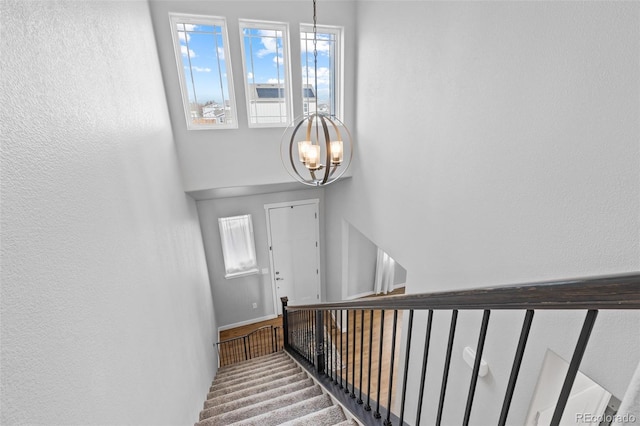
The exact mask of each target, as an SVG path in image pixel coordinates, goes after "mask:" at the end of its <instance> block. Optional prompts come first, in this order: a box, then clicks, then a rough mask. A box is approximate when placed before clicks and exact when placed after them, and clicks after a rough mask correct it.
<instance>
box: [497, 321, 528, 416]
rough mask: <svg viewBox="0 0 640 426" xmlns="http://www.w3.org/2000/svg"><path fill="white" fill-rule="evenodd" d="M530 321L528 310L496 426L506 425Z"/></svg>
mask: <svg viewBox="0 0 640 426" xmlns="http://www.w3.org/2000/svg"><path fill="white" fill-rule="evenodd" d="M532 321H533V311H532V310H528V311H527V313H526V314H525V316H524V322H523V323H522V331H521V332H520V340H519V341H518V347H517V349H516V356H515V358H514V360H513V367H511V375H510V376H509V383H508V384H507V392H506V393H505V396H504V403H503V404H502V411H501V412H500V420H499V421H498V426H504V425H505V424H506V423H507V415H508V414H509V407H510V406H511V399H512V398H513V391H514V390H515V388H516V381H517V380H518V373H519V372H520V366H521V365H522V358H523V356H524V349H525V347H526V346H527V339H528V338H529V331H530V330H531V322H532Z"/></svg>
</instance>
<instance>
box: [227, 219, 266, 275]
mask: <svg viewBox="0 0 640 426" xmlns="http://www.w3.org/2000/svg"><path fill="white" fill-rule="evenodd" d="M218 225H219V226H220V241H221V243H222V256H223V258H224V269H225V275H224V277H225V278H236V277H243V276H245V275H252V274H257V273H258V261H257V260H256V244H255V242H254V240H253V222H252V221H251V215H250V214H246V215H242V216H233V217H221V218H218Z"/></svg>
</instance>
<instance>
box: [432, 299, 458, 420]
mask: <svg viewBox="0 0 640 426" xmlns="http://www.w3.org/2000/svg"><path fill="white" fill-rule="evenodd" d="M457 321H458V310H457V309H455V310H453V311H452V313H451V327H450V328H449V342H448V344H447V356H446V360H445V363H444V372H443V373H442V388H441V389H440V402H439V403H438V415H437V417H436V426H440V423H441V422H442V409H443V408H444V397H445V395H446V393H447V380H448V379H449V366H450V365H451V353H452V352H453V339H454V337H455V334H456V322H457Z"/></svg>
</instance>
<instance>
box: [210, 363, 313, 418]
mask: <svg viewBox="0 0 640 426" xmlns="http://www.w3.org/2000/svg"><path fill="white" fill-rule="evenodd" d="M307 378H308V376H307V374H306V373H304V372H302V371H300V372H299V373H296V374H294V375H291V376H287V377H282V378H280V379H277V380H274V381H272V382H268V383H262V384H259V385H255V386H252V387H249V388H246V389H242V390H240V391H236V392H233V393H229V394H226V395H223V396H219V397H215V398H210V399H207V400H206V401H205V402H204V408H205V410H206V409H207V408H211V407H215V406H217V405H221V404H225V403H227V402H230V401H234V400H236V399H240V398H244V397H247V396H251V395H257V394H258V393H260V392H265V391H268V390H269V389H273V388H275V387H280V386H284V385H286V384H291V383H295V382H298V381H300V380H305V379H307Z"/></svg>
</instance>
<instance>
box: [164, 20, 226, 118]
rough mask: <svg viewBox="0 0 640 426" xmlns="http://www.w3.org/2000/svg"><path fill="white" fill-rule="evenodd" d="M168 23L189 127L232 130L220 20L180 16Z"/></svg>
mask: <svg viewBox="0 0 640 426" xmlns="http://www.w3.org/2000/svg"><path fill="white" fill-rule="evenodd" d="M181 18H182V19H181ZM172 20H173V21H174V23H175V26H174V28H175V30H176V32H175V36H176V37H177V43H176V56H177V57H179V58H180V61H179V62H180V65H181V69H180V74H181V80H182V81H181V83H182V92H183V93H182V95H183V98H184V103H185V108H186V109H187V123H188V125H189V127H190V128H198V127H200V128H216V127H218V128H220V127H236V113H235V104H234V101H233V93H232V84H231V81H230V75H231V73H230V69H229V67H230V65H229V64H228V63H227V55H228V51H227V47H226V46H225V41H226V33H225V32H226V29H225V26H224V20H221V19H219V18H218V19H215V18H211V19H210V21H211V22H205V21H204V20H203V19H200V20H198V21H197V22H195V23H194V21H193V19H190V18H189V17H186V16H182V15H176V16H172Z"/></svg>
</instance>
